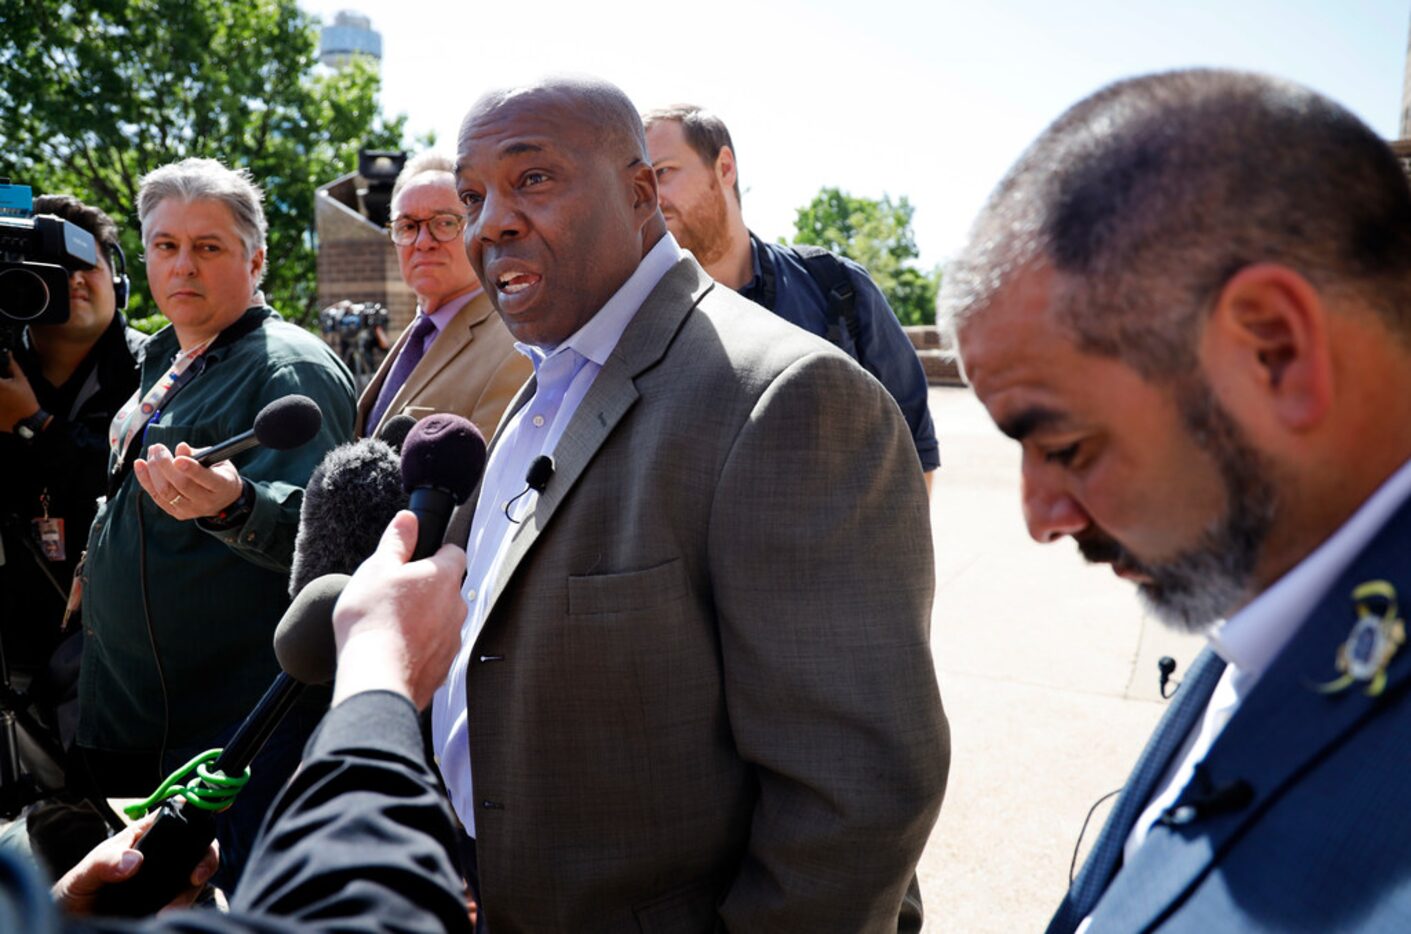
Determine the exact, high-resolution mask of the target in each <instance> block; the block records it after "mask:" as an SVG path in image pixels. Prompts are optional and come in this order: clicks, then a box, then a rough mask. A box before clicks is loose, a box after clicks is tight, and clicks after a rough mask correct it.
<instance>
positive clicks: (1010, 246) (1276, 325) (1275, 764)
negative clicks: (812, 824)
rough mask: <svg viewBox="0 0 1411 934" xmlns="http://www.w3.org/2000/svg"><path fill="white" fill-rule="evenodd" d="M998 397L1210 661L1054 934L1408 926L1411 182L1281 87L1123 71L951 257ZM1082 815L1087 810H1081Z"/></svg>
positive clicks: (1037, 472) (1042, 529)
mask: <svg viewBox="0 0 1411 934" xmlns="http://www.w3.org/2000/svg"><path fill="white" fill-rule="evenodd" d="M942 312H943V318H944V319H945V320H947V321H949V323H950V325H951V327H952V329H953V330H954V331H955V332H956V334H957V335H958V340H959V349H960V353H961V357H962V359H963V361H964V363H965V368H966V372H967V375H968V376H969V378H970V380H971V383H972V384H973V385H974V387H975V392H976V394H977V395H978V396H979V397H980V400H981V401H982V402H983V403H984V404H985V407H986V408H987V409H988V410H989V412H990V414H991V416H993V418H994V420H995V422H996V424H997V425H999V427H1000V429H1001V430H1003V431H1004V432H1005V433H1006V434H1008V435H1010V436H1011V437H1013V438H1014V439H1015V440H1016V441H1018V442H1019V443H1020V444H1021V445H1022V446H1023V450H1024V460H1023V502H1024V514H1025V518H1026V520H1027V522H1028V524H1029V531H1030V533H1031V534H1032V535H1033V536H1034V538H1035V539H1037V540H1038V541H1041V542H1050V541H1059V540H1062V539H1064V538H1072V539H1073V540H1074V541H1075V542H1076V543H1077V545H1078V548H1079V550H1080V551H1081V552H1082V553H1083V555H1084V556H1085V557H1086V558H1088V560H1090V561H1094V562H1102V563H1106V564H1110V565H1111V567H1112V569H1113V571H1115V572H1116V573H1117V574H1118V575H1119V576H1121V577H1124V578H1127V579H1129V580H1131V581H1133V582H1134V583H1136V584H1137V586H1138V590H1139V591H1140V593H1141V594H1142V596H1143V597H1144V598H1145V600H1146V603H1147V604H1148V606H1149V607H1151V608H1152V610H1153V611H1154V612H1155V613H1156V614H1158V615H1160V616H1161V617H1162V618H1163V619H1165V620H1166V621H1167V622H1169V623H1171V624H1172V625H1174V626H1177V627H1180V628H1182V629H1185V630H1188V631H1197V632H1203V633H1206V634H1207V636H1208V638H1209V642H1210V648H1209V649H1207V650H1206V651H1205V652H1203V653H1202V654H1201V656H1200V657H1199V658H1198V659H1197V660H1196V662H1195V664H1194V665H1192V667H1191V669H1190V670H1189V671H1188V672H1186V673H1185V676H1184V679H1183V683H1182V684H1181V687H1180V690H1179V691H1178V692H1177V693H1176V696H1175V699H1174V700H1173V701H1172V704H1171V707H1170V708H1169V709H1168V711H1167V714H1166V716H1165V718H1164V719H1163V720H1162V722H1161V724H1160V725H1159V726H1158V727H1157V730H1156V732H1155V734H1153V736H1152V739H1151V742H1150V743H1149V744H1148V746H1147V748H1146V751H1145V752H1143V753H1142V755H1141V757H1140V759H1138V762H1137V765H1136V767H1135V768H1134V769H1133V771H1132V774H1131V777H1130V778H1129V779H1128V780H1127V785H1126V787H1125V788H1124V789H1123V792H1122V794H1121V796H1120V797H1119V798H1118V800H1117V803H1116V804H1115V805H1114V806H1113V809H1112V812H1111V815H1110V817H1109V819H1108V821H1107V824H1106V826H1105V827H1104V828H1103V831H1102V833H1101V835H1100V836H1099V837H1098V839H1097V841H1096V842H1095V843H1094V844H1093V847H1092V851H1091V854H1090V855H1089V858H1088V860H1087V862H1086V864H1085V865H1084V867H1083V870H1082V872H1081V873H1080V874H1079V875H1078V877H1077V879H1076V881H1075V883H1074V885H1073V886H1072V888H1071V890H1070V891H1069V892H1068V893H1067V897H1066V898H1065V899H1064V900H1063V903H1062V905H1061V906H1060V908H1059V910H1058V912H1057V913H1056V915H1055V916H1054V918H1053V921H1052V923H1051V925H1050V928H1049V930H1050V932H1052V934H1071V932H1073V931H1074V930H1078V929H1086V930H1087V932H1088V934H1101V932H1109V931H1111V932H1124V934H1125V932H1132V931H1149V930H1154V929H1158V928H1159V929H1160V930H1161V931H1163V932H1176V931H1191V932H1201V934H1203V932H1208V931H1339V932H1342V931H1404V930H1408V929H1411V847H1408V846H1407V844H1406V841H1407V839H1408V837H1411V817H1409V816H1408V815H1411V811H1408V809H1407V808H1406V807H1405V806H1404V802H1405V799H1406V793H1407V775H1408V774H1411V743H1408V742H1407V736H1408V735H1411V700H1408V698H1411V652H1408V651H1406V650H1405V649H1404V647H1403V643H1404V641H1405V638H1406V633H1405V624H1404V623H1403V622H1402V620H1401V613H1402V612H1403V610H1402V608H1401V606H1400V604H1401V601H1403V600H1405V599H1406V598H1407V597H1408V596H1411V191H1408V188H1407V184H1406V179H1405V177H1403V175H1402V168H1401V166H1400V165H1399V164H1398V161H1397V159H1396V157H1395V156H1394V155H1393V154H1392V152H1391V150H1389V149H1388V148H1387V146H1386V144H1385V143H1383V142H1382V141H1381V140H1380V139H1379V138H1378V137H1377V135H1376V133H1374V132H1373V131H1372V130H1371V129H1369V128H1368V127H1367V126H1365V125H1364V124H1362V123H1361V121H1359V120H1358V119H1357V118H1356V117H1354V116H1353V115H1352V114H1350V113H1348V112H1347V111H1346V110H1345V109H1343V108H1341V107H1339V106H1338V105H1336V104H1334V103H1333V102H1332V101H1329V100H1327V99H1326V98H1323V97H1320V96H1319V95H1317V94H1315V93H1313V92H1312V91H1309V90H1308V89H1306V88H1301V87H1297V86H1295V85H1292V84H1288V83H1286V82H1282V81H1278V80H1274V79H1271V78H1266V77H1262V76H1257V75H1249V74H1240V73H1234V72H1222V71H1204V70H1198V71H1185V72H1172V73H1169V74H1161V75H1153V76H1150V77H1146V78H1138V79H1134V80H1131V81H1124V82H1121V83H1119V84H1116V85H1113V86H1111V87H1108V88H1105V89H1103V90H1102V91H1099V92H1098V93H1096V94H1094V95H1092V96H1091V97H1089V98H1087V99H1086V100H1084V101H1082V102H1080V103H1078V104H1076V105H1075V106H1074V107H1073V108H1072V109H1070V110H1069V111H1068V112H1067V113H1066V114H1064V115H1063V116H1061V117H1060V118H1059V119H1058V120H1057V121H1055V123H1054V124H1053V125H1052V126H1051V127H1050V128H1049V129H1048V130H1047V131H1045V132H1044V134H1043V135H1042V136H1041V137H1040V138H1039V139H1038V141H1036V142H1035V143H1034V144H1033V145H1032V146H1031V147H1030V148H1029V150H1028V151H1027V152H1026V153H1025V155H1024V157H1023V158H1022V159H1021V160H1020V162H1019V163H1018V164H1017V165H1016V166H1015V167H1014V168H1013V169H1011V170H1010V172H1009V174H1008V175H1007V176H1006V177H1005V179H1004V181H1002V182H1001V183H1000V186H999V187H998V188H997V189H996V191H995V193H994V195H992V196H991V199H990V202H989V203H988V204H987V205H986V207H985V210H984V212H983V213H982V214H981V216H980V219H979V221H977V223H976V226H975V230H974V234H973V236H972V239H971V245H970V246H969V247H968V248H967V250H966V252H965V254H964V255H963V257H962V259H961V260H960V262H958V263H957V264H956V265H955V266H954V267H953V268H952V269H951V270H950V271H949V272H948V274H947V278H946V285H945V288H944V293H943V300H942ZM1075 823H1076V821H1075Z"/></svg>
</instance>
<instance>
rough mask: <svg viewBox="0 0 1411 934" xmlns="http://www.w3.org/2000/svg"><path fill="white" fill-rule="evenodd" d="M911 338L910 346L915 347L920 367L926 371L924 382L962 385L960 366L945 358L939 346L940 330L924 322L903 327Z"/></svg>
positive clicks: (943, 351)
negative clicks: (923, 323)
mask: <svg viewBox="0 0 1411 934" xmlns="http://www.w3.org/2000/svg"><path fill="white" fill-rule="evenodd" d="M902 330H904V331H906V336H907V337H909V338H911V346H913V347H915V348H916V356H918V357H920V358H921V368H922V369H923V370H925V371H926V382H928V383H930V384H931V385H933V386H935V385H941V386H963V385H964V380H962V379H961V378H960V368H959V367H957V366H956V364H955V361H954V360H949V359H947V358H946V353H945V350H944V349H943V348H942V346H941V332H940V331H939V330H937V329H936V327H935V326H934V325H930V324H925V325H920V326H915V327H908V328H903V329H902Z"/></svg>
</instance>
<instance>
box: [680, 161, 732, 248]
mask: <svg viewBox="0 0 1411 934" xmlns="http://www.w3.org/2000/svg"><path fill="white" fill-rule="evenodd" d="M676 228H677V229H676V231H675V235H676V242H677V243H679V244H680V245H681V248H682V249H685V250H690V251H691V253H692V254H693V255H694V256H695V257H696V262H698V263H700V264H701V265H702V266H709V265H711V264H712V263H714V262H716V261H717V260H719V259H720V258H721V257H722V256H724V255H725V251H726V250H727V249H728V248H729V246H730V217H729V215H728V214H727V213H726V211H725V193H724V192H723V191H721V190H720V183H719V182H718V181H716V179H715V176H714V175H712V176H711V178H710V188H708V189H707V190H706V192H705V194H704V195H702V196H701V197H700V198H699V199H697V201H696V202H695V203H694V204H692V205H690V206H689V207H686V208H682V209H679V210H678V211H677V212H676Z"/></svg>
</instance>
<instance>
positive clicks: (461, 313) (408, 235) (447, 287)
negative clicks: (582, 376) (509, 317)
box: [356, 153, 533, 438]
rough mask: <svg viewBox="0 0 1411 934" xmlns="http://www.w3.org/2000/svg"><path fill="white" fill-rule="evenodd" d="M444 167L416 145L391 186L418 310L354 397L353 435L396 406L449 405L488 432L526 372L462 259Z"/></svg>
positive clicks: (403, 409) (409, 411)
mask: <svg viewBox="0 0 1411 934" xmlns="http://www.w3.org/2000/svg"><path fill="white" fill-rule="evenodd" d="M451 169H452V162H451V160H450V159H449V158H447V157H446V156H442V155H439V154H437V153H422V154H421V155H419V156H417V157H416V158H414V159H412V160H411V161H410V162H408V163H407V165H406V167H405V168H403V169H402V173H401V174H400V175H398V176H397V182H396V184H395V185H393V186H392V223H391V233H392V243H393V244H395V245H396V247H397V263H398V265H399V266H400V267H401V270H402V280H403V281H405V282H406V283H407V285H408V286H410V287H411V290H412V291H413V292H414V293H416V302H417V314H416V319H415V320H414V321H413V322H412V323H411V325H410V326H409V327H408V328H407V329H406V330H405V331H403V332H402V336H401V338H399V339H398V341H397V344H396V346H394V347H393V348H392V352H391V353H389V354H388V355H387V358H386V359H385V360H383V361H382V366H380V367H378V370H377V373H376V374H375V375H374V376H373V378H372V382H370V383H369V384H368V386H367V388H366V389H364V390H363V393H362V396H361V397H360V398H359V399H358V415H357V424H356V429H357V433H358V434H359V435H376V434H377V429H378V427H379V426H380V425H381V424H382V423H383V422H385V421H386V420H387V419H388V418H391V417H392V416H394V415H411V416H413V417H415V418H422V417H423V416H426V415H430V414H431V413H433V412H454V413H455V414H457V415H461V416H464V417H465V418H468V419H470V421H472V422H474V423H475V426H476V427H477V428H479V429H480V432H481V434H483V435H484V436H485V437H487V438H488V437H490V436H491V435H492V434H494V432H495V426H496V425H498V424H499V423H500V416H501V415H503V414H504V411H505V408H506V407H507V406H508V405H509V404H510V400H511V399H512V398H514V394H515V393H516V392H517V391H519V387H520V386H522V385H524V381H525V380H527V379H528V378H529V375H530V374H531V373H532V372H533V368H532V367H531V366H530V364H529V358H528V357H526V356H524V355H523V354H520V353H518V352H517V351H516V350H515V349H514V338H513V337H511V336H510V332H509V330H508V329H506V328H505V325H504V322H503V321H501V320H500V316H499V315H497V314H495V308H494V306H493V305H491V304H490V299H489V297H488V296H487V295H486V294H485V290H484V289H482V288H481V287H480V280H479V279H477V278H475V270H474V269H472V268H471V265H470V260H469V259H467V258H466V251H465V244H464V243H463V242H462V240H461V234H462V232H463V231H464V230H465V209H464V208H463V207H461V204H460V202H459V201H457V200H456V186H455V179H454V176H452V174H451Z"/></svg>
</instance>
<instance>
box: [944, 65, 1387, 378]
mask: <svg viewBox="0 0 1411 934" xmlns="http://www.w3.org/2000/svg"><path fill="white" fill-rule="evenodd" d="M1260 262H1273V263H1279V264H1282V265H1285V266H1288V267H1289V268H1291V269H1294V270H1295V271H1297V272H1298V273H1299V274H1301V275H1302V276H1304V277H1305V278H1307V279H1308V281H1309V282H1310V283H1312V284H1313V286H1314V287H1315V288H1318V289H1320V290H1322V291H1325V292H1329V293H1335V294H1340V295H1345V296H1350V297H1353V298H1355V299H1357V300H1359V301H1360V302H1362V303H1364V304H1365V305H1366V306H1367V307H1368V308H1369V309H1370V310H1372V311H1373V312H1375V313H1376V314H1377V315H1378V316H1379V317H1380V318H1381V320H1382V321H1383V323H1384V324H1385V326H1386V327H1387V328H1388V329H1389V330H1391V331H1392V333H1394V334H1397V335H1400V336H1401V337H1403V338H1406V339H1408V340H1411V188H1408V185H1407V182H1406V177H1405V176H1404V175H1403V174H1402V170H1401V167H1400V165H1399V164H1398V162H1397V159H1396V157H1395V156H1394V155H1393V154H1392V152H1391V150H1390V149H1389V148H1388V147H1387V145H1386V143H1384V142H1383V141H1382V140H1381V139H1380V137H1378V136H1377V134H1376V133H1374V132H1373V131H1372V130H1371V129H1370V128H1368V127H1367V126H1366V125H1365V124H1363V123H1362V122H1361V121H1360V120H1358V119H1357V118H1356V117H1355V116H1353V115H1352V114H1351V113H1349V112H1348V111H1347V110H1346V109H1344V108H1342V107H1340V106H1339V105H1338V104H1336V103H1334V102H1332V101H1331V100H1328V99H1327V98H1325V97H1323V96H1321V95H1319V94H1317V93H1315V92H1313V91H1310V90H1308V89H1307V88H1303V87H1300V86H1298V85H1295V84H1292V83H1289V82H1285V81H1280V80H1277V79H1274V78H1270V77H1267V76H1263V75H1255V74H1247V73H1241V72H1233V71H1220V70H1207V69H1196V70H1189V71H1176V72H1168V73H1165V74H1158V75H1151V76H1147V77H1142V78H1134V79H1131V80H1127V81H1121V82H1118V83H1116V84H1113V85H1111V86H1109V87H1107V88H1104V89H1102V90H1101V91H1098V92H1097V93H1096V94H1094V95H1092V96H1091V97H1089V98H1087V99H1086V100H1084V101H1082V102H1080V103H1078V104H1076V105H1074V106H1073V107H1072V108H1071V109H1070V110H1069V111H1068V112H1067V113H1065V114H1064V115H1063V116H1061V117H1059V118H1058V120H1056V121H1055V122H1054V123H1053V124H1052V125H1051V126H1050V127H1049V128H1048V129H1047V130H1045V131H1044V132H1043V134H1042V135H1041V136H1040V137H1039V138H1038V139H1037V140H1036V141H1035V142H1034V143H1033V144H1032V145H1031V146H1030V147H1029V149H1028V150H1027V151H1026V152H1025V153H1024V155H1023V156H1022V157H1020V159H1019V162H1018V163H1017V164H1016V165H1015V166H1014V167H1013V168H1012V169H1010V170H1009V173H1008V174H1007V175H1006V176H1005V178H1004V180H1003V181H1001V182H1000V184H999V186H998V187H997V188H996V189H995V192H994V193H993V194H992V195H991V196H990V199H989V202H988V203H987V204H986V206H985V208H984V210H983V211H982V212H981V214H980V217H979V219H978V220H977V221H976V222H975V226H974V228H973V230H972V232H971V238H970V243H969V245H968V246H967V247H966V249H965V251H964V253H963V254H962V256H961V257H960V259H959V260H958V261H957V262H955V263H954V264H952V266H951V267H950V268H949V269H948V270H947V271H946V277H945V280H944V282H943V284H942V288H941V299H940V309H939V310H940V320H941V323H942V326H943V328H944V329H945V330H947V331H949V332H950V334H951V336H952V338H953V337H954V334H955V331H956V330H958V329H959V328H960V327H961V326H962V325H963V324H964V322H965V320H966V319H967V318H968V317H969V316H971V315H974V314H981V313H983V311H984V309H985V308H987V307H988V306H989V305H990V304H991V303H992V302H993V301H994V299H995V296H996V293H997V292H998V291H999V290H1000V289H1001V288H1003V287H1004V286H1005V285H1006V284H1007V283H1008V282H1010V281H1012V279H1013V277H1014V276H1015V275H1016V274H1019V273H1022V272H1024V271H1026V270H1031V269H1036V268H1039V267H1043V266H1047V267H1050V268H1052V269H1053V270H1055V271H1056V272H1057V273H1059V274H1060V275H1061V276H1062V278H1063V284H1064V288H1063V289H1062V293H1061V294H1058V293H1055V298H1056V302H1055V306H1054V307H1055V314H1056V320H1057V321H1058V323H1059V324H1060V325H1061V326H1063V327H1064V328H1065V329H1066V330H1067V331H1068V332H1069V333H1070V334H1072V335H1073V337H1074V339H1075V341H1076V342H1077V344H1078V346H1079V347H1080V348H1082V349H1083V350H1085V351H1087V352H1089V353H1096V354H1099V355H1103V356H1108V357H1113V358H1116V359H1119V360H1121V361H1122V362H1124V363H1126V364H1127V365H1128V366H1131V367H1132V368H1133V369H1135V370H1136V371H1137V372H1138V373H1140V374H1142V375H1143V376H1144V377H1145V378H1147V379H1165V378H1171V377H1175V376H1177V375H1178V374H1181V373H1182V372H1189V371H1190V370H1191V369H1192V368H1193V367H1194V364H1195V354H1196V340H1197V338H1198V335H1199V333H1200V329H1201V328H1202V327H1203V326H1204V322H1205V316H1206V315H1207V314H1208V313H1209V311H1210V309H1211V307H1212V306H1213V302H1214V300H1215V299H1216V298H1217V297H1218V295H1219V293H1220V290H1221V289H1222V288H1223V287H1224V284H1225V283H1226V282H1228V281H1229V279H1230V277H1231V276H1233V275H1234V274H1235V273H1236V272H1238V271H1239V270H1240V269H1242V268H1244V267H1246V266H1249V265H1252V264H1254V263H1260Z"/></svg>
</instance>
